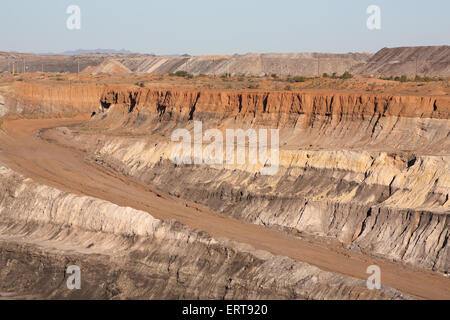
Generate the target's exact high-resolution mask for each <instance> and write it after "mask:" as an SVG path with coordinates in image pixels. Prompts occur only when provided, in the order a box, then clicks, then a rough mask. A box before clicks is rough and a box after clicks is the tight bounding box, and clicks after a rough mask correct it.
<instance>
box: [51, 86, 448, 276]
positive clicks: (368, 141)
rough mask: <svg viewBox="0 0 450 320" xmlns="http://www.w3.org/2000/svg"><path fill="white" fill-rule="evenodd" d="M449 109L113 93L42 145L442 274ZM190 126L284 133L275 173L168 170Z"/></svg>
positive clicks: (320, 99)
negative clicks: (181, 131) (63, 146)
mask: <svg viewBox="0 0 450 320" xmlns="http://www.w3.org/2000/svg"><path fill="white" fill-rule="evenodd" d="M449 108H450V104H449V99H448V98H447V97H411V96H404V97H402V96H375V95H356V94H325V93H255V92H215V91H202V92H195V91H176V90H175V91H157V90H156V91H154V90H145V89H124V88H109V89H106V90H105V91H104V93H103V96H102V98H101V104H100V109H103V112H100V113H99V114H97V115H96V116H95V117H93V118H92V119H91V121H90V122H89V124H88V125H87V129H88V130H87V131H84V132H78V133H72V134H71V132H70V130H67V129H65V130H62V131H61V130H59V131H53V132H52V133H48V134H49V136H48V137H51V139H58V140H59V141H64V143H68V144H72V145H77V143H78V144H79V145H81V144H82V145H83V148H87V149H89V150H90V152H91V153H92V154H95V157H96V159H97V161H99V162H101V163H107V164H108V165H110V166H112V167H114V168H115V169H116V170H119V171H122V172H125V173H127V174H129V175H132V176H135V177H138V178H139V179H141V180H143V181H145V182H147V183H149V184H152V185H156V186H158V187H159V188H161V189H162V190H164V191H166V192H169V193H171V194H174V195H177V196H180V197H182V198H185V199H190V200H195V201H197V202H199V203H202V204H205V205H207V206H209V207H210V208H211V209H213V210H215V211H217V212H221V213H222V214H224V215H228V216H233V217H235V218H238V219H242V220H245V221H247V222H252V223H256V224H262V225H265V226H270V227H272V228H276V229H281V230H284V231H286V232H290V233H291V232H293V231H294V232H297V233H300V234H308V235H314V236H320V237H331V238H335V239H337V240H338V241H340V242H342V243H343V245H345V246H346V247H348V248H351V249H353V250H357V251H363V252H365V253H367V254H372V255H376V256H379V257H383V258H386V259H389V260H395V261H399V262H402V263H407V264H410V265H413V266H416V267H420V268H426V269H432V270H437V271H440V272H442V273H448V272H449V266H450V261H449V256H448V251H449V245H448V237H449V212H450V203H449V201H448V193H449V186H450V177H449V175H448V173H449V172H450V171H449V160H450V158H449V155H448V152H449V139H448V135H449V132H448V127H449V120H448V116H449ZM211 110H214V113H213V112H211ZM195 120H202V121H203V127H204V128H205V129H206V128H219V129H220V130H223V129H224V128H244V129H247V128H250V127H252V128H258V127H270V128H279V129H280V146H281V148H280V168H279V170H278V173H277V174H276V175H274V176H262V175H259V174H258V173H259V170H260V166H255V165H225V166H222V165H204V164H203V165H182V166H175V165H174V163H173V162H172V161H171V153H172V150H173V148H174V146H175V145H176V143H174V142H171V141H170V140H169V139H170V135H171V132H173V130H174V129H176V128H187V129H189V130H191V132H192V129H193V121H195ZM89 128H91V129H89ZM92 129H95V137H93V136H91V137H90V136H89V134H87V135H86V132H89V130H92ZM102 130H106V131H108V132H109V133H108V134H106V135H104V136H103V135H99V132H101V131H102ZM114 133H116V135H114ZM130 135H132V136H133V135H135V137H129V136H130ZM67 137H70V138H67ZM69 140H70V141H69ZM91 140H92V141H91ZM94 140H95V143H94ZM90 142H91V143H90ZM87 146H88V147H87ZM89 146H91V147H89Z"/></svg>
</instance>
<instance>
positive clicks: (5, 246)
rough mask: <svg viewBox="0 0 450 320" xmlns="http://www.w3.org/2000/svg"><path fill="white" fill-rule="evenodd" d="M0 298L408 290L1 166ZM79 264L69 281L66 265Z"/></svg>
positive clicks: (359, 295)
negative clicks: (72, 283) (73, 284)
mask: <svg viewBox="0 0 450 320" xmlns="http://www.w3.org/2000/svg"><path fill="white" fill-rule="evenodd" d="M0 191H1V192H0V297H1V296H6V297H10V298H11V297H12V298H24V297H25V298H39V299H58V298H70V299H124V298H128V299H131V298H132V299H409V298H412V297H411V296H408V295H404V294H402V293H400V292H398V291H396V290H393V289H391V288H387V287H384V286H383V287H382V289H381V290H368V289H367V288H366V283H365V281H364V280H358V279H354V278H350V277H346V276H341V275H336V274H333V273H330V272H325V271H322V270H320V269H318V268H316V267H313V266H310V265H308V264H306V263H302V262H295V261H293V260H291V259H289V258H286V257H278V256H273V255H271V254H269V253H268V252H264V251H255V250H254V249H253V248H251V247H248V246H245V245H242V244H238V243H234V242H230V241H227V240H216V239H213V238H211V237H210V236H209V235H207V234H206V233H204V232H200V231H195V230H191V229H189V228H187V227H186V226H184V225H182V224H180V223H178V222H176V221H161V220H157V219H154V218H153V217H152V216H150V215H149V214H148V213H146V212H142V211H138V210H134V209H131V208H125V207H119V206H117V205H114V204H111V203H109V202H106V201H103V200H100V199H95V198H91V197H86V196H79V195H74V194H70V193H67V192H63V191H60V190H58V189H55V188H52V187H48V186H43V185H40V184H37V183H35V182H34V181H32V180H31V179H25V178H23V177H22V176H20V175H18V174H17V173H15V172H13V171H12V170H10V169H8V168H6V167H4V166H2V165H0ZM70 265H77V266H78V267H80V269H81V290H68V289H67V287H66V281H67V277H68V276H67V275H65V272H64V271H65V269H66V268H67V267H68V266H70Z"/></svg>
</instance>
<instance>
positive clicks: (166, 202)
mask: <svg viewBox="0 0 450 320" xmlns="http://www.w3.org/2000/svg"><path fill="white" fill-rule="evenodd" d="M86 119H87V116H79V117H77V118H73V119H45V120H5V121H4V122H3V125H2V130H0V161H1V162H3V163H5V164H6V165H8V166H9V167H10V168H11V169H13V170H16V171H18V172H20V173H21V174H23V175H24V176H26V177H29V178H32V179H34V180H35V181H37V182H40V183H43V184H46V185H50V186H53V187H57V188H59V189H62V190H65V191H68V192H72V193H77V194H82V195H88V196H92V197H96V198H100V199H104V200H107V201H110V202H112V203H115V204H117V205H120V206H129V207H132V208H135V209H138V210H143V211H146V212H148V213H150V214H151V215H152V216H154V217H155V218H158V219H175V220H177V221H179V222H181V223H184V224H186V225H187V226H189V227H191V228H194V229H198V230H203V231H206V232H208V233H209V234H210V235H211V236H213V237H215V238H227V239H230V240H234V241H237V242H240V243H246V244H249V245H251V246H253V247H254V248H256V249H261V250H266V251H269V252H271V253H273V254H275V255H280V256H288V257H290V258H292V259H295V260H298V261H303V262H307V263H310V264H312V265H315V266H317V267H319V268H321V269H323V270H327V271H331V272H336V273H340V274H344V275H348V276H352V277H356V278H360V279H367V277H368V275H367V274H366V269H367V267H368V266H369V265H372V264H376V265H378V266H379V267H380V268H381V281H382V284H383V285H385V286H389V287H392V288H395V289H398V290H400V291H401V292H404V293H408V294H411V295H414V296H417V297H420V298H426V299H450V279H447V278H445V277H444V276H442V275H440V274H437V273H433V272H430V271H425V270H416V269H413V268H410V267H406V266H403V265H399V264H395V263H391V262H387V261H380V260H376V259H374V258H372V257H368V256H363V255H358V254H355V253H353V252H350V251H346V250H344V249H342V248H339V247H338V246H335V247H333V246H326V245H324V244H320V243H313V242H310V241H305V240H302V239H299V238H296V237H294V236H290V235H286V234H283V233H280V232H277V231H274V230H270V229H267V228H265V227H263V226H258V225H253V224H247V223H243V222H240V221H237V220H235V219H231V218H227V217H223V216H221V215H218V214H215V213H213V212H211V211H209V210H208V209H206V208H204V207H201V206H199V205H197V204H192V203H187V202H186V201H183V200H180V199H177V198H173V197H171V196H169V195H166V194H163V193H161V192H160V191H158V190H156V189H153V188H152V187H150V186H148V185H145V184H143V183H140V182H138V181H136V180H135V179H133V178H130V177H126V176H124V175H120V174H118V173H116V172H113V171H112V170H110V169H108V168H106V167H102V166H100V165H98V164H96V163H94V162H92V161H90V160H89V158H88V156H87V154H85V153H83V152H81V151H78V150H74V149H71V148H68V147H65V146H61V145H58V144H57V143H56V142H54V141H45V140H43V139H41V138H40V137H39V130H43V129H45V128H52V127H58V126H70V125H76V124H78V123H81V122H83V121H84V120H86Z"/></svg>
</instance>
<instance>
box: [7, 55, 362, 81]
mask: <svg viewBox="0 0 450 320" xmlns="http://www.w3.org/2000/svg"><path fill="white" fill-rule="evenodd" d="M369 57H370V54H366V53H346V54H331V53H285V54H276V53H273V54H245V55H237V54H236V55H233V56H193V57H191V56H154V55H142V54H83V55H76V56H36V55H31V54H20V53H7V52H3V53H0V72H7V71H8V70H10V71H12V64H13V63H15V71H16V73H22V72H23V71H24V69H23V68H24V66H25V72H27V73H28V72H41V71H42V70H44V72H53V73H55V72H70V73H77V72H78V64H79V68H80V69H79V70H80V71H83V72H85V73H93V74H96V73H99V72H104V73H115V72H116V71H117V69H119V70H120V71H122V72H128V69H129V70H131V71H132V72H136V73H171V72H176V71H188V72H189V73H192V74H196V75H198V74H210V75H222V74H225V73H231V74H233V75H256V76H261V75H265V74H268V75H270V74H273V73H275V74H278V75H305V74H308V75H310V74H311V75H312V74H314V75H316V74H317V73H318V72H319V73H320V74H322V73H324V72H327V73H329V74H332V73H333V72H336V73H338V74H341V73H343V72H345V71H347V70H349V69H350V68H351V67H352V66H354V65H356V64H360V63H364V62H365V61H366V60H367V59H368V58H369Z"/></svg>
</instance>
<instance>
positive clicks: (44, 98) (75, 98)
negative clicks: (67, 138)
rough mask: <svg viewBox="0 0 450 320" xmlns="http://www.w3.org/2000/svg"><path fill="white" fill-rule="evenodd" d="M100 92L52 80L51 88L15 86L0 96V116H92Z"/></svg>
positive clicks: (96, 106) (26, 84)
mask: <svg viewBox="0 0 450 320" xmlns="http://www.w3.org/2000/svg"><path fill="white" fill-rule="evenodd" d="M103 90H104V87H103V86H98V85H90V86H86V85H77V84H73V85H66V84H59V83H58V81H56V80H55V84H54V85H49V84H39V83H25V82H15V83H14V84H13V85H12V86H11V87H10V88H9V89H8V90H4V92H0V97H2V98H3V101H4V103H3V105H2V104H0V116H5V115H15V114H21V115H25V116H31V115H36V116H39V115H59V116H61V115H68V116H70V115H76V114H79V113H92V112H93V111H96V110H97V109H98V105H99V97H100V96H101V95H102V93H103ZM0 100H1V99H0Z"/></svg>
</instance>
